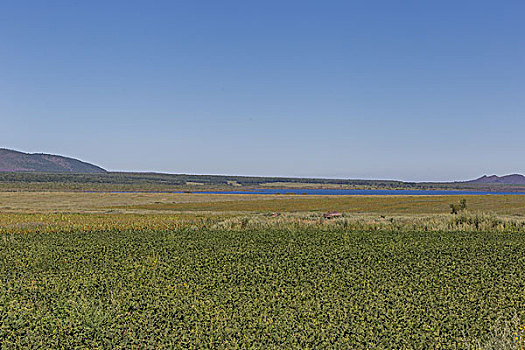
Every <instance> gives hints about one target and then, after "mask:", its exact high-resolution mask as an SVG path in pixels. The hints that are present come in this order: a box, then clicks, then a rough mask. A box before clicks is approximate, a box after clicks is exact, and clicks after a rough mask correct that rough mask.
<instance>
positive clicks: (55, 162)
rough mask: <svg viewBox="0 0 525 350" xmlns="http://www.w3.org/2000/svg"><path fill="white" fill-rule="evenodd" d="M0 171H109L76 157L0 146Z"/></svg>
mask: <svg viewBox="0 0 525 350" xmlns="http://www.w3.org/2000/svg"><path fill="white" fill-rule="evenodd" d="M0 172H47V173H106V172H107V171H106V170H105V169H103V168H101V167H99V166H97V165H94V164H91V163H88V162H84V161H81V160H78V159H75V158H70V157H64V156H59V155H54V154H47V153H24V152H20V151H15V150H12V149H7V148H0Z"/></svg>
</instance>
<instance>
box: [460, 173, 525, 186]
mask: <svg viewBox="0 0 525 350" xmlns="http://www.w3.org/2000/svg"><path fill="white" fill-rule="evenodd" d="M465 183H469V184H502V185H525V176H523V175H521V174H510V175H504V176H497V175H490V176H487V175H483V176H482V177H480V178H477V179H475V180H470V181H465Z"/></svg>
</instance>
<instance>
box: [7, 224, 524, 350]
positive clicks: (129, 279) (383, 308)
mask: <svg viewBox="0 0 525 350" xmlns="http://www.w3.org/2000/svg"><path fill="white" fill-rule="evenodd" d="M523 266H525V233H514V234H509V233H495V232H478V233H475V232H470V233H461V232H431V233H424V232H397V233H396V232H388V231H369V232H364V231H352V230H345V229H343V228H341V227H332V228H331V229H325V230H319V229H318V228H304V229H293V228H291V227H288V228H281V229H250V228H249V227H248V228H245V229H243V230H226V229H219V228H217V229H205V228H198V227H195V226H191V225H188V226H187V227H180V228H172V229H169V230H161V229H156V230H150V229H143V230H140V231H136V230H128V229H124V230H118V229H111V230H103V231H89V230H85V231H84V230H78V231H76V232H55V233H26V234H24V235H20V234H8V233H4V234H3V235H2V238H1V240H0V281H1V284H0V320H1V321H0V342H1V347H2V348H62V347H63V348H122V349H124V348H126V349H128V348H155V347H165V348H170V347H181V348H203V347H212V348H237V347H243V348H249V347H253V348H292V347H295V348H328V347H343V348H360V349H361V348H369V349H374V348H376V349H384V348H405V349H428V348H458V347H459V348H461V347H466V346H467V345H468V344H477V343H480V344H484V343H486V342H490V341H492V340H491V339H492V338H491V334H493V333H491V332H492V325H494V324H495V322H496V321H497V320H511V319H512V318H513V317H517V319H518V323H517V324H518V328H516V329H512V332H513V333H512V334H513V335H514V336H516V334H519V332H521V330H520V328H519V327H521V326H523V322H524V321H525V319H524V316H525V306H524V305H525V293H524V291H525V279H524V276H523ZM516 337H518V336H516ZM520 339H521V340H520ZM522 341H523V338H518V339H514V338H513V340H512V342H513V345H515V346H519V344H520V343H519V342H522ZM521 346H523V342H522V343H521Z"/></svg>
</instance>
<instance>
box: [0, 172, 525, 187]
mask: <svg viewBox="0 0 525 350" xmlns="http://www.w3.org/2000/svg"><path fill="white" fill-rule="evenodd" d="M232 187H237V188H238V189H241V188H242V189H251V188H260V187H274V188H275V187H286V188H304V187H308V188H356V189H458V190H459V189H469V190H484V191H525V186H523V185H521V186H520V185H497V184H496V185H495V184H469V183H461V182H450V183H437V182H436V183H431V182H425V183H422V182H417V183H416V182H402V181H386V180H352V179H318V178H290V177H254V176H229V175H187V174H159V173H127V172H109V173H101V174H71V173H36V172H34V173H33V172H3V173H0V190H4V191H10V190H12V191H18V190H45V191H48V190H49V191H54V190H55V191H59V190H67V191H170V190H174V191H175V190H183V191H199V190H206V189H213V190H231V189H232Z"/></svg>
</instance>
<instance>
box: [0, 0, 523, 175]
mask: <svg viewBox="0 0 525 350" xmlns="http://www.w3.org/2000/svg"><path fill="white" fill-rule="evenodd" d="M524 13H525V2H524V1H522V0H520V1H495V0H494V1H484V0H477V1H467V0H465V1H463V0H459V1H458V0H455V1H421V0H417V1H391V0H389V1H373V0H367V1H349V0H347V1H328V0H325V1H320V0H319V1H304V0H302V1H286V0H280V1H269V0H264V1H246V0H244V1H228V0H222V1H200V0H188V1H175V0H172V1H158V0H155V1H146V0H144V1H132V0H126V1H116V0H115V1H111V0H104V1H96V0H90V1H72V0H67V1H66V0H64V1H55V0H49V1H41V0H39V1H25V0H16V1H15V0H7V1H2V2H0V137H1V141H0V147H6V148H12V149H17V150H21V151H27V152H47V153H55V154H62V155H67V156H72V157H76V158H79V159H82V160H86V161H90V162H93V163H95V164H97V165H100V166H103V167H105V168H106V169H110V170H126V171H127V170H130V171H131V170H133V171H159V172H172V173H197V174H238V175H281V176H309V177H342V178H382V179H402V180H416V181H417V180H455V179H458V180H459V179H469V178H473V177H477V176H480V175H483V174H485V173H487V174H492V173H495V174H500V175H501V174H506V173H514V172H521V173H525V160H524V151H525V137H524V131H525V21H524V20H523V15H524Z"/></svg>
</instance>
